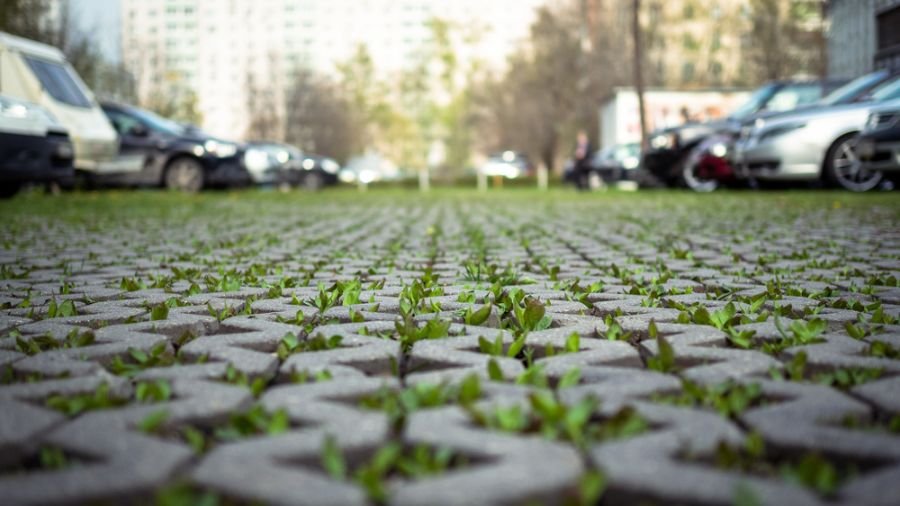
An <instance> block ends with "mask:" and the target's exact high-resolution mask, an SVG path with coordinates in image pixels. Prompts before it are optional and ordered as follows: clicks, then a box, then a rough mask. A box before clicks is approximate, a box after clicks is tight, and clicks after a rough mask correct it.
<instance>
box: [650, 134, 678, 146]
mask: <svg viewBox="0 0 900 506" xmlns="http://www.w3.org/2000/svg"><path fill="white" fill-rule="evenodd" d="M650 147H651V148H653V149H669V148H674V147H675V134H659V135H654V136H653V137H651V138H650Z"/></svg>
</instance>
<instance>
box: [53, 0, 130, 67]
mask: <svg viewBox="0 0 900 506" xmlns="http://www.w3.org/2000/svg"><path fill="white" fill-rule="evenodd" d="M63 1H68V2H69V5H70V8H71V9H72V14H73V15H74V16H75V22H76V23H77V26H78V27H79V28H80V29H81V30H82V31H83V32H84V33H85V34H93V37H94V40H95V41H96V42H97V44H99V46H100V49H101V50H102V51H103V53H104V54H105V55H106V56H107V58H109V59H111V60H113V61H119V57H120V55H119V53H120V52H121V51H120V47H119V30H120V23H119V13H120V5H119V3H120V2H119V0H63Z"/></svg>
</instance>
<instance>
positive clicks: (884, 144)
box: [856, 100, 900, 179]
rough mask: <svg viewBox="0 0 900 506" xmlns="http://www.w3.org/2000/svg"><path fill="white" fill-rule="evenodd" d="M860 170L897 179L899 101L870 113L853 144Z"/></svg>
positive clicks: (899, 172)
mask: <svg viewBox="0 0 900 506" xmlns="http://www.w3.org/2000/svg"><path fill="white" fill-rule="evenodd" d="M856 152H857V154H858V155H859V158H860V160H861V169H860V170H866V171H869V172H873V173H874V172H879V173H881V174H883V175H886V176H891V177H892V178H893V179H896V178H897V177H898V176H900V100H894V101H891V102H888V103H886V104H885V105H883V106H880V107H878V108H876V109H874V110H873V111H872V112H871V114H870V115H869V120H868V121H867V122H866V128H865V130H863V132H862V135H860V137H859V140H858V142H857V143H856Z"/></svg>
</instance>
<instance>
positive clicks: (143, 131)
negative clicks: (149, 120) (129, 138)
mask: <svg viewBox="0 0 900 506" xmlns="http://www.w3.org/2000/svg"><path fill="white" fill-rule="evenodd" d="M149 134H150V131H149V130H147V127H145V126H144V125H141V124H140V123H138V124H135V125H134V126H132V127H131V128H130V129H129V130H128V135H133V136H135V137H146V136H147V135H149Z"/></svg>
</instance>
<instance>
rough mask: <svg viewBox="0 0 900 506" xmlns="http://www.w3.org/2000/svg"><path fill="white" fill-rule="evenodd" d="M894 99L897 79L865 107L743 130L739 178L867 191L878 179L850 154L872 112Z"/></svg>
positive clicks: (825, 110)
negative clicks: (815, 183)
mask: <svg viewBox="0 0 900 506" xmlns="http://www.w3.org/2000/svg"><path fill="white" fill-rule="evenodd" d="M894 99H900V78H895V79H893V80H891V81H889V82H887V83H885V84H884V85H883V86H881V87H879V88H878V89H876V90H875V91H874V92H873V93H872V97H871V100H870V101H867V102H862V103H854V104H847V105H839V106H832V107H821V108H815V109H805V110H801V111H796V112H793V113H787V114H782V115H778V116H774V117H770V118H765V119H757V120H756V121H755V122H753V123H752V124H749V125H744V127H743V128H742V130H741V136H740V138H739V140H738V142H737V145H736V146H735V167H736V172H737V176H738V177H740V178H745V179H750V178H754V179H769V180H785V181H787V180H794V181H803V180H806V181H810V180H817V179H820V178H824V179H825V180H826V181H827V182H829V183H831V184H834V185H838V186H840V187H842V188H845V189H847V190H852V191H867V190H871V189H872V188H875V187H876V186H878V184H879V183H880V182H881V174H880V173H878V172H872V171H868V170H866V169H865V168H863V167H862V164H861V163H860V160H859V157H858V156H857V154H856V152H855V151H854V148H855V145H856V142H857V138H858V137H859V132H860V131H861V130H862V129H863V127H864V126H865V124H866V119H867V118H868V116H869V111H870V109H872V108H873V107H876V106H878V105H881V104H882V103H884V102H886V101H889V100H894Z"/></svg>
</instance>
